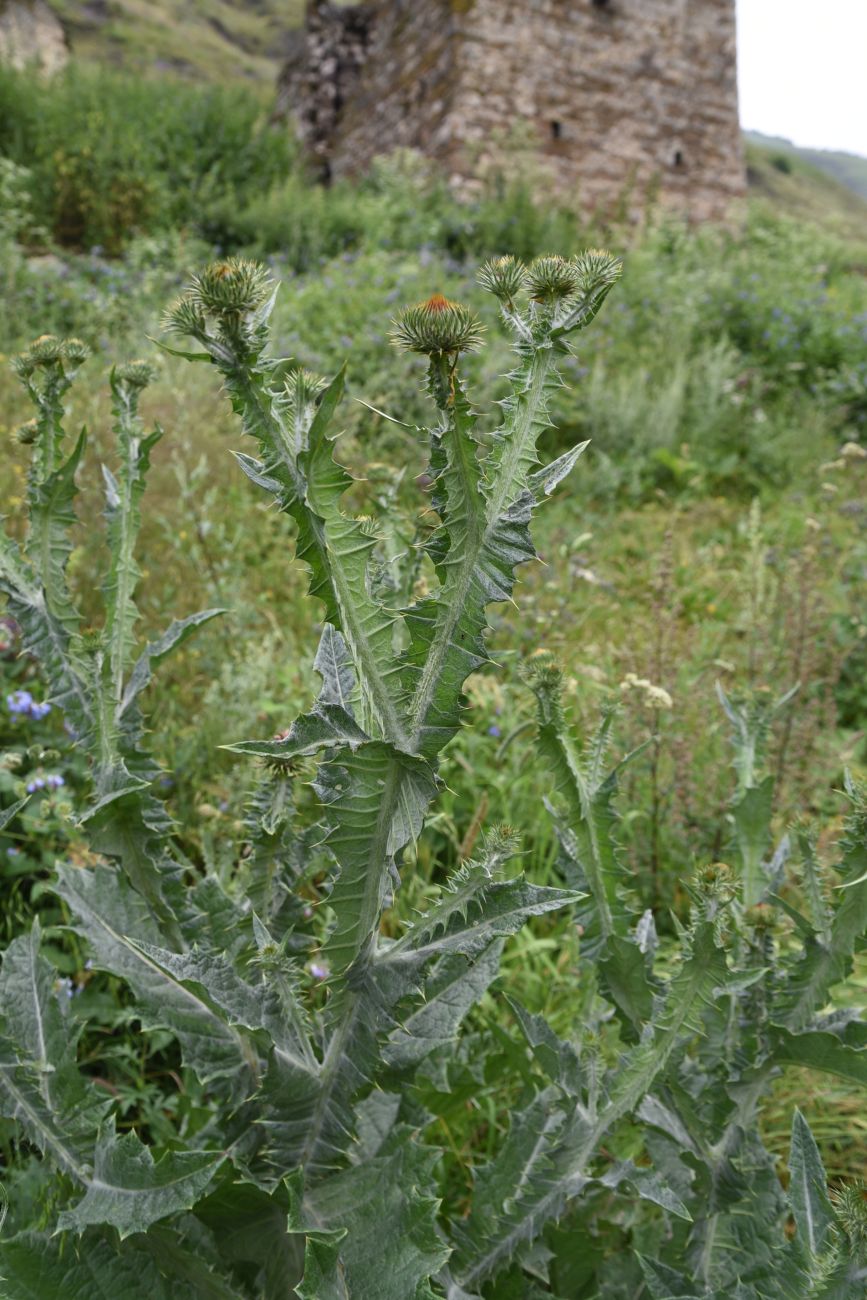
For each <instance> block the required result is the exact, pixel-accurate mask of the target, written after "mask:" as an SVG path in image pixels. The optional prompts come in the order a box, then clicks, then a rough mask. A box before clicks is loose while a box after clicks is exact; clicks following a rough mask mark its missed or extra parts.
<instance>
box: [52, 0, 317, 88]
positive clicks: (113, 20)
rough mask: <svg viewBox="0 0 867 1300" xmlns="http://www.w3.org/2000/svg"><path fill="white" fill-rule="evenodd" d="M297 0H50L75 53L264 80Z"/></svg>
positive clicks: (296, 15) (300, 4)
mask: <svg viewBox="0 0 867 1300" xmlns="http://www.w3.org/2000/svg"><path fill="white" fill-rule="evenodd" d="M304 7H305V0H96V3H93V2H92V0H91V2H90V3H81V2H80V0H53V8H54V9H55V10H56V11H57V13H58V14H59V15H60V17H61V18H62V19H63V21H64V23H65V24H66V27H67V30H68V32H69V36H70V42H71V45H72V49H73V53H74V54H75V55H76V56H77V57H78V58H85V59H88V60H94V61H96V62H100V63H108V64H122V65H123V66H125V67H134V68H139V69H142V70H147V71H174V72H180V73H183V74H187V75H190V76H194V77H207V78H208V79H213V80H225V79H226V78H234V77H241V78H245V79H247V80H258V81H262V82H263V83H265V84H269V83H270V82H271V81H273V78H274V76H275V75H276V70H277V67H278V65H279V61H280V57H281V55H282V53H283V51H284V49H285V46H286V40H287V34H288V32H289V31H291V29H292V28H293V27H297V26H298V24H299V23H300V21H301V17H302V14H303V12H304Z"/></svg>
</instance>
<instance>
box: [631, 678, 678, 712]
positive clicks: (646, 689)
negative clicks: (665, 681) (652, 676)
mask: <svg viewBox="0 0 867 1300" xmlns="http://www.w3.org/2000/svg"><path fill="white" fill-rule="evenodd" d="M620 689H621V691H623V692H624V694H625V693H626V692H627V691H640V692H641V695H642V696H643V697H644V703H645V704H646V705H647V706H648V708H651V709H671V708H673V707H674V700H673V699H672V698H671V696H670V695H669V693H668V691H667V690H666V689H665V687H663V686H654V684H653V682H649V681H648V680H647V678H646V677H636V675H635V673H627V674H626V676H625V677H624V679H623V681H622V682H621V683H620Z"/></svg>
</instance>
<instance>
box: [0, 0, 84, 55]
mask: <svg viewBox="0 0 867 1300" xmlns="http://www.w3.org/2000/svg"><path fill="white" fill-rule="evenodd" d="M68 59H69V47H68V45H67V43H66V33H65V31H64V29H63V24H62V23H61V22H60V19H59V18H58V17H57V15H56V14H55V13H54V12H53V10H52V9H50V8H49V6H48V5H47V4H45V3H44V0H0V63H8V64H11V66H12V67H13V68H27V67H32V66H35V67H38V68H39V69H40V71H42V72H46V73H52V72H57V71H59V70H60V68H62V67H63V66H64V65H65V64H66V62H67V60H68Z"/></svg>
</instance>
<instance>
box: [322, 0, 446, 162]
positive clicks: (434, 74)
mask: <svg viewBox="0 0 867 1300" xmlns="http://www.w3.org/2000/svg"><path fill="white" fill-rule="evenodd" d="M362 8H364V9H366V10H367V11H368V13H369V14H370V20H371V27H370V33H371V35H370V40H369V44H368V47H367V52H366V63H365V66H364V71H363V73H362V75H361V76H360V77H359V79H358V83H357V87H356V91H355V93H354V94H353V95H352V97H351V98H350V99H349V100H348V101H347V103H346V105H345V108H344V110H343V112H342V114H341V118H340V121H339V123H338V125H337V129H336V131H335V133H334V136H333V140H332V170H333V173H334V175H336V176H339V175H345V174H347V173H353V172H356V171H358V170H360V169H363V168H364V167H365V166H366V165H367V164H368V162H369V161H370V159H371V158H372V157H375V156H376V155H377V154H381V153H390V152H391V151H393V150H394V149H401V148H413V149H419V150H421V151H422V152H423V153H425V154H427V155H428V156H429V157H433V158H437V159H440V160H446V159H447V158H448V155H449V153H450V151H451V150H452V149H453V147H454V144H455V141H454V137H453V131H452V127H451V122H450V116H451V112H452V110H453V107H454V102H455V95H456V92H457V89H458V68H459V60H458V53H457V48H456V45H457V41H458V39H459V37H460V34H461V26H462V19H461V16H460V15H459V14H455V13H454V12H453V0H376V2H375V3H372V4H369V5H366V6H363V7H362Z"/></svg>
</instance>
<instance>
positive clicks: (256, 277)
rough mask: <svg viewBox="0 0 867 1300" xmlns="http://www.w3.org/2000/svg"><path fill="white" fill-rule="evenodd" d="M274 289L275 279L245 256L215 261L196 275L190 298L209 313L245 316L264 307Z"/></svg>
mask: <svg viewBox="0 0 867 1300" xmlns="http://www.w3.org/2000/svg"><path fill="white" fill-rule="evenodd" d="M271 288H272V280H271V276H270V275H269V274H268V272H267V270H266V269H265V267H264V266H261V265H260V264H259V263H258V262H251V261H248V260H247V259H246V258H244V257H229V258H227V259H226V261H224V262H212V263H211V265H210V266H208V267H206V269H205V270H204V271H202V273H201V274H200V275H196V276H193V280H192V284H191V285H190V296H191V297H192V299H193V301H194V302H196V303H198V305H199V306H200V307H201V308H202V309H203V310H204V311H205V312H212V313H213V314H214V315H216V316H223V315H231V316H245V315H247V314H248V313H249V312H252V311H255V310H256V308H257V307H261V306H262V304H263V303H264V302H265V301H266V300H267V298H268V295H269V294H270V292H271Z"/></svg>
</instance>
